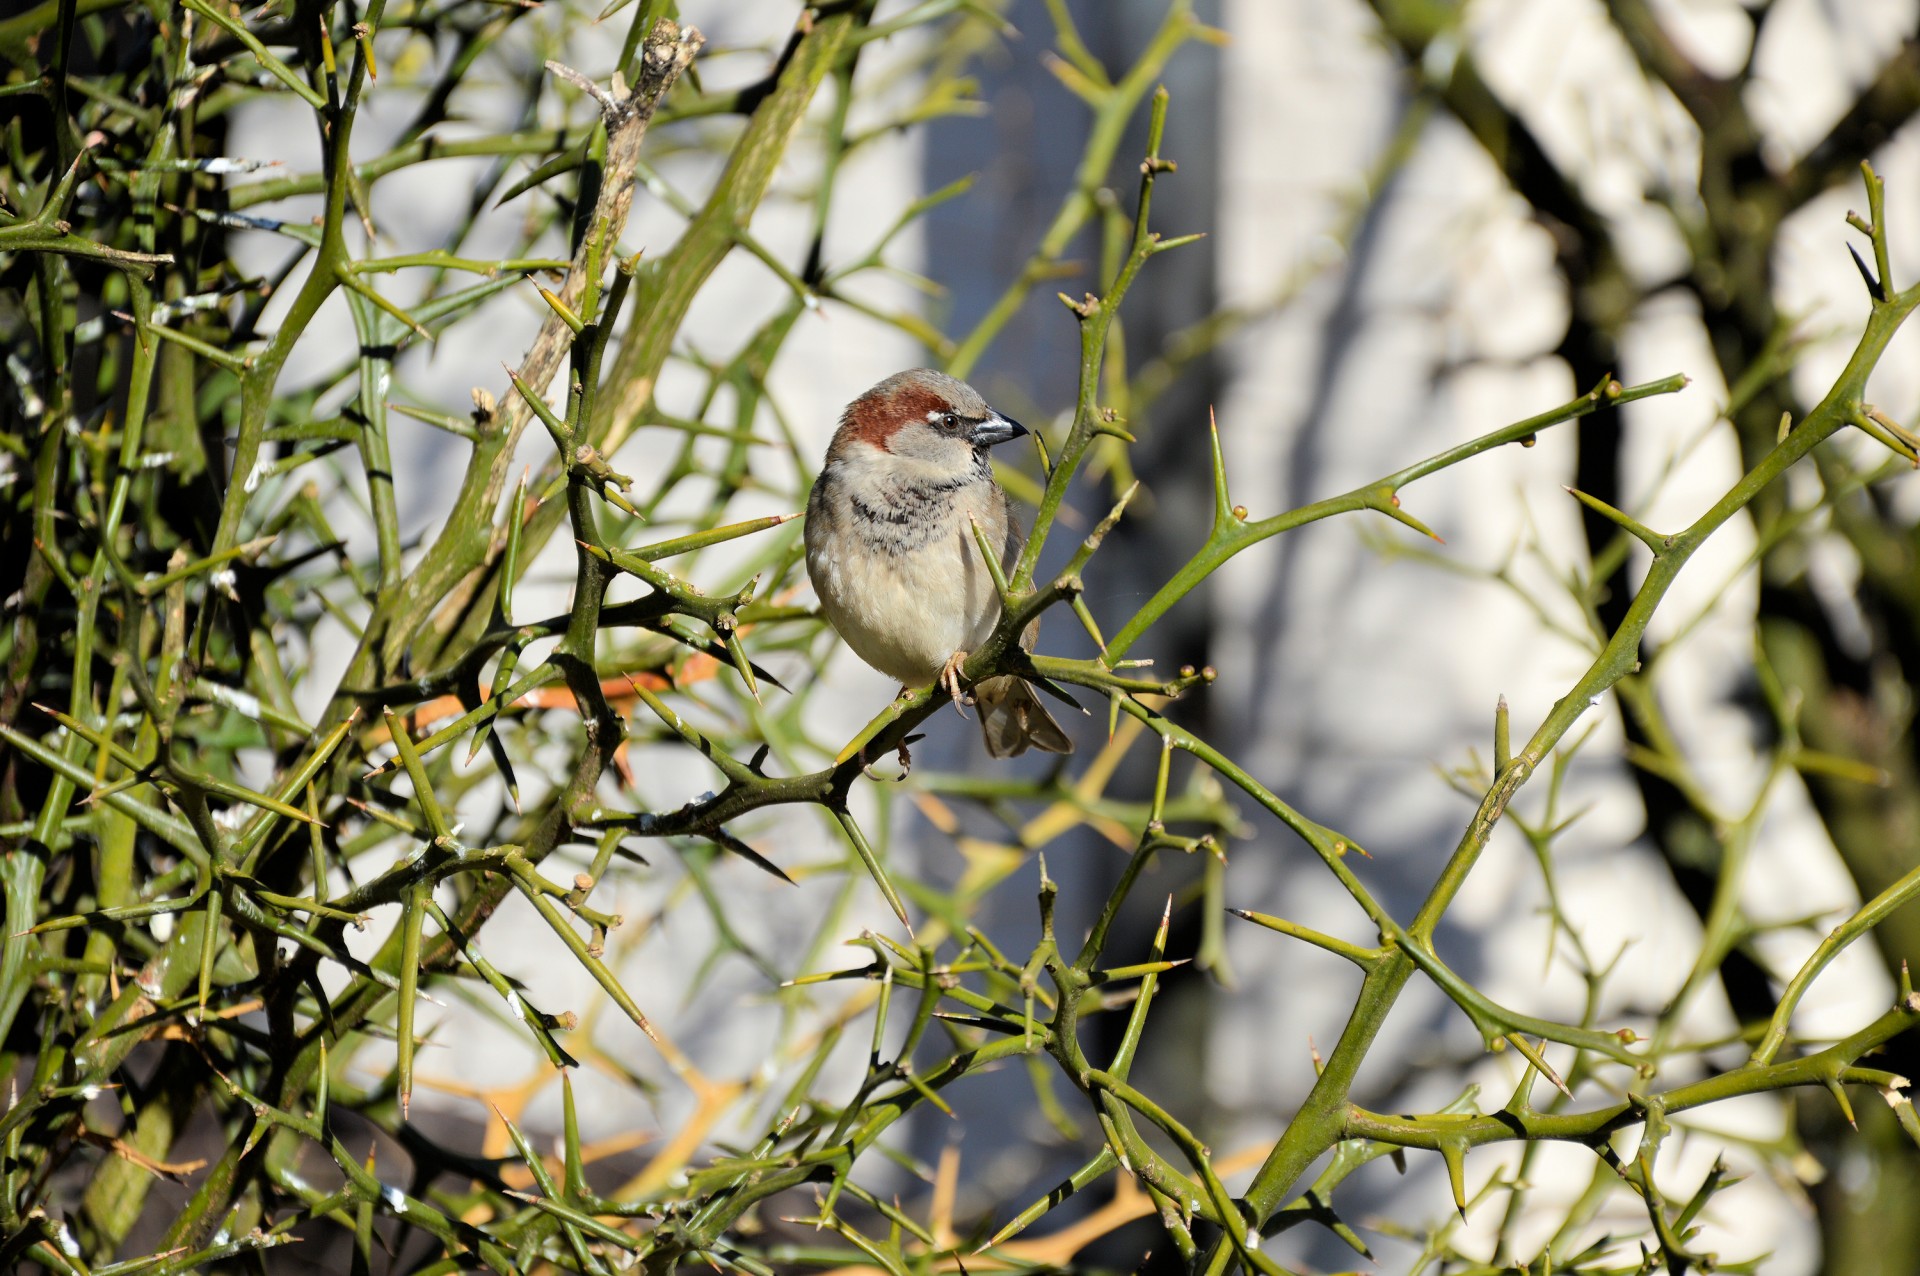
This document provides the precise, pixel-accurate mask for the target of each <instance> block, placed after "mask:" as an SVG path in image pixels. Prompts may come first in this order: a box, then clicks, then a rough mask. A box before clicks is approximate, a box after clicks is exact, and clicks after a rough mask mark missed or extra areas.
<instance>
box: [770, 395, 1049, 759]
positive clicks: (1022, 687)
mask: <svg viewBox="0 0 1920 1276" xmlns="http://www.w3.org/2000/svg"><path fill="white" fill-rule="evenodd" d="M1025 433H1027V430H1026V427H1024V426H1022V425H1021V424H1020V423H1019V422H1018V421H1014V420H1011V419H1009V418H1008V417H1006V416H1003V415H1002V414H1000V413H999V412H996V411H994V410H993V409H992V408H990V407H988V406H987V401H986V400H985V399H983V398H981V397H980V394H979V392H978V391H976V390H975V389H974V388H973V387H972V386H970V385H968V384H967V383H966V382H964V381H960V380H956V379H955V378H953V377H950V376H947V375H946V374H945V373H941V372H935V371H933V370H932V369H930V368H911V369H909V370H907V371H905V372H899V373H895V374H894V375H893V376H890V377H888V378H887V379H886V380H884V381H882V382H880V384H878V385H876V386H874V387H873V388H872V389H871V390H868V391H867V392H866V393H865V394H863V395H861V396H860V397H859V398H857V399H855V400H854V401H853V402H852V403H850V404H848V405H847V409H846V411H845V412H844V413H842V414H841V417H840V427H839V429H838V430H837V431H836V432H835V433H834V436H833V442H832V443H831V444H830V445H829V446H828V447H827V459H826V465H825V467H824V468H823V469H822V470H821V471H820V477H819V478H818V479H817V480H815V482H814V485H813V492H812V494H811V495H810V496H809V497H808V498H807V528H806V542H807V575H808V576H810V577H811V578H812V580H813V588H814V592H815V593H816V594H818V595H819V596H820V607H821V610H822V611H824V612H825V613H826V617H827V620H828V621H829V622H831V623H832V625H833V627H834V629H835V630H836V631H837V632H838V633H839V634H840V637H841V638H843V639H845V640H846V644H847V646H849V647H851V648H853V651H854V654H855V655H857V656H859V657H860V658H861V659H862V660H864V661H866V662H867V663H868V664H870V665H872V666H873V667H874V668H875V669H878V670H879V671H880V672H881V673H883V674H886V675H887V676H888V677H890V678H897V679H899V681H900V682H901V684H902V686H903V687H904V688H907V689H916V688H921V687H928V686H932V685H933V684H934V683H936V682H937V683H939V684H940V685H941V687H943V688H944V689H945V690H946V692H947V694H948V695H950V696H952V697H953V700H954V703H955V704H956V705H958V704H960V703H962V696H961V685H960V666H961V665H962V664H964V663H965V662H966V659H967V654H968V653H969V652H971V651H973V650H975V649H976V648H978V646H979V645H980V644H981V643H982V642H984V641H986V639H987V636H988V635H989V634H991V633H992V632H993V628H994V626H995V625H996V624H997V623H998V622H999V620H1000V595H999V591H998V590H996V589H995V588H994V584H993V576H992V575H991V573H989V571H988V570H987V565H986V563H985V562H984V561H982V559H981V555H980V546H979V544H978V542H976V541H975V539H974V535H973V525H974V524H975V523H976V522H977V523H978V524H979V527H980V530H981V532H982V533H983V534H984V539H985V540H986V543H987V544H988V545H990V546H997V547H999V551H1000V562H1001V565H1002V567H1003V568H1004V569H1005V570H1007V571H1011V570H1012V569H1013V565H1014V563H1015V561H1016V560H1017V559H1018V558H1019V557H1020V551H1021V549H1022V547H1023V546H1025V544H1026V533H1025V531H1024V530H1022V528H1021V526H1020V523H1019V520H1018V519H1017V518H1016V517H1015V516H1014V513H1013V510H1012V508H1011V505H1010V503H1009V502H1008V500H1007V494H1006V493H1005V492H1003V491H1002V490H1001V489H1000V485H999V484H998V483H997V482H995V481H994V477H993V467H992V466H991V465H989V464H988V462H987V450H988V449H989V448H991V447H993V446H994V445H995V444H997V443H1005V442H1007V441H1008V440H1009V439H1017V438H1019V437H1020V436H1021V435H1023V434H1025ZM1039 631H1040V622H1039V621H1038V620H1037V619H1036V620H1035V621H1034V623H1033V624H1031V625H1029V626H1027V629H1026V632H1025V633H1023V634H1021V636H1020V645H1021V646H1022V647H1023V648H1025V649H1027V650H1028V651H1031V650H1032V649H1033V643H1034V639H1035V638H1036V637H1038V635H1039ZM973 702H974V704H975V705H977V706H978V708H979V711H980V729H981V731H982V733H983V734H984V735H985V736H986V742H987V752H988V753H989V754H990V755H992V756H993V757H996V758H1009V757H1015V756H1017V755H1019V754H1021V753H1025V752H1026V751H1027V749H1029V748H1036V749H1041V750H1044V751H1046V752H1048V753H1072V752H1073V741H1071V740H1069V739H1068V738H1067V734H1066V732H1064V731H1062V730H1061V729H1060V724H1059V723H1057V722H1055V721H1054V720H1053V717H1052V715H1050V714H1049V713H1048V712H1047V710H1046V708H1045V706H1043V705H1042V704H1041V703H1040V700H1039V698H1038V697H1037V696H1036V695H1035V694H1034V690H1033V688H1032V686H1030V685H1029V684H1028V683H1027V682H1026V681H1025V680H1023V679H1021V678H1018V677H1015V676H1013V675H1010V674H1009V675H1002V676H1000V677H997V678H987V679H983V680H982V681H981V682H979V683H978V684H976V685H975V686H974V687H973Z"/></svg>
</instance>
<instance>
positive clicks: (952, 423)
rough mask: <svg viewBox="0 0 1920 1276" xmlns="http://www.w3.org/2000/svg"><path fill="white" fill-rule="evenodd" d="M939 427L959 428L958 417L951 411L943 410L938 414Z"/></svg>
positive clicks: (947, 428) (945, 428)
mask: <svg viewBox="0 0 1920 1276" xmlns="http://www.w3.org/2000/svg"><path fill="white" fill-rule="evenodd" d="M940 428H941V429H943V430H957V429H959V428H960V418H959V417H957V416H955V415H954V414H953V413H951V412H943V413H941V414H940Z"/></svg>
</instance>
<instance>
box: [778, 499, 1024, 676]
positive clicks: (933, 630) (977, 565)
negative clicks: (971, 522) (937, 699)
mask: <svg viewBox="0 0 1920 1276" xmlns="http://www.w3.org/2000/svg"><path fill="white" fill-rule="evenodd" d="M807 569H808V572H809V574H810V575H812V577H813V581H814V588H815V589H816V590H817V591H818V592H819V594H820V605H821V608H822V609H823V610H824V611H825V612H826V614H827V619H828V620H829V621H831V622H833V627H834V628H835V629H836V630H838V631H839V633H840V636H841V637H842V638H843V639H845V640H846V643H847V645H848V646H849V647H852V648H853V651H854V654H855V655H857V656H859V657H860V658H861V659H862V660H864V661H866V662H867V663H868V664H870V665H872V666H873V667H874V668H875V669H878V670H879V671H880V672H881V673H884V674H886V675H887V676H888V677H890V678H897V679H899V680H900V681H901V682H902V683H903V684H905V685H907V686H909V687H924V686H926V685H927V684H928V683H930V682H932V681H933V680H934V679H935V678H936V677H938V676H939V674H940V669H941V666H943V665H944V664H945V663H946V661H947V657H949V656H951V655H952V654H953V653H954V652H956V651H971V650H972V649H973V648H974V647H976V646H978V645H979V644H980V643H981V642H982V641H984V640H985V639H986V637H987V635H989V634H990V633H992V632H993V626H994V622H995V621H997V620H998V619H999V618H1000V599H999V597H998V595H996V594H995V592H994V588H993V580H992V578H991V577H989V576H988V575H987V572H986V569H985V567H984V566H983V565H982V564H981V562H980V551H979V549H978V548H977V547H976V546H975V545H974V544H973V541H972V539H971V537H969V536H966V535H962V534H958V533H956V534H955V535H953V536H952V537H950V538H943V547H942V548H941V549H940V550H938V551H936V550H934V549H933V547H932V546H926V547H924V548H921V549H918V550H916V551H915V552H914V553H911V554H906V555H899V554H888V553H884V552H876V550H875V549H874V548H872V547H871V546H870V545H869V544H868V543H866V542H864V541H863V540H862V539H861V538H859V537H847V538H845V539H843V540H840V541H838V542H836V543H835V544H834V546H833V547H832V548H831V549H827V548H821V549H817V550H813V551H810V552H809V553H808V554H807Z"/></svg>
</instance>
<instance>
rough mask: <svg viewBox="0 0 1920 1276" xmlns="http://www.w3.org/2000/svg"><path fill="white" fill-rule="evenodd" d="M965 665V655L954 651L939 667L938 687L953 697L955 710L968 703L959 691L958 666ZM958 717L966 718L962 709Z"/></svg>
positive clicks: (962, 652) (963, 694) (964, 695)
mask: <svg viewBox="0 0 1920 1276" xmlns="http://www.w3.org/2000/svg"><path fill="white" fill-rule="evenodd" d="M966 663H967V653H966V652H964V651H956V652H954V653H953V654H952V655H951V656H948V657H947V663H946V664H944V665H942V666H941V667H940V685H941V687H942V688H944V689H945V690H946V693H947V694H948V695H949V696H952V697H953V707H954V708H955V709H961V706H962V705H965V704H967V703H968V700H967V697H966V694H965V693H964V692H963V691H962V690H961V689H960V666H961V665H964V664H966ZM960 716H961V717H963V718H964V717H966V716H967V715H966V711H965V710H964V709H961V713H960Z"/></svg>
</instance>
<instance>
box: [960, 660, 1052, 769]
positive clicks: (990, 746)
mask: <svg viewBox="0 0 1920 1276" xmlns="http://www.w3.org/2000/svg"><path fill="white" fill-rule="evenodd" d="M973 699H974V703H975V704H976V705H978V706H979V709H980V733H981V734H982V735H984V736H985V737H986V740H987V753H988V754H989V755H990V756H992V757H996V758H1013V757H1018V756H1020V755H1021V754H1022V753H1025V752H1026V751H1027V750H1028V749H1029V748H1033V749H1039V750H1041V751H1042V752H1045V753H1072V752H1073V741H1072V740H1069V739H1068V738H1067V733H1066V732H1065V731H1062V730H1061V729H1060V724H1059V723H1058V722H1055V721H1054V720H1053V715H1052V714H1050V713H1048V712H1047V707H1046V706H1045V705H1043V704H1041V703H1040V698H1039V697H1038V696H1036V695H1034V694H1033V688H1032V687H1030V686H1028V685H1027V683H1026V681H1025V680H1024V679H1021V678H1016V677H1014V676H1013V675H1011V674H1007V675H1005V676H1002V677H999V678H989V679H987V680H986V681H985V682H982V683H980V684H979V685H978V686H976V687H975V688H974V689H973Z"/></svg>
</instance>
